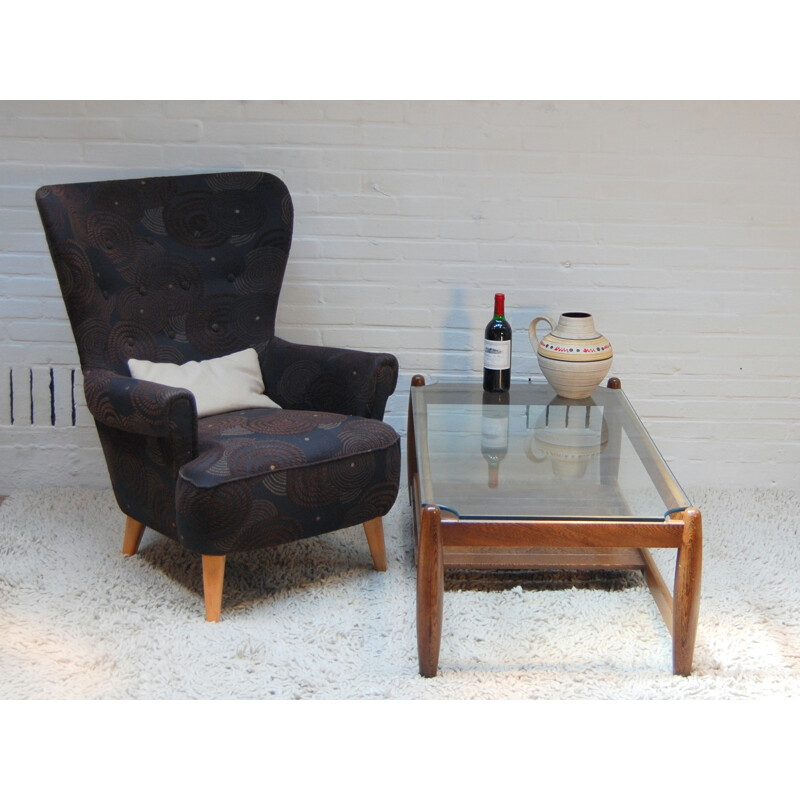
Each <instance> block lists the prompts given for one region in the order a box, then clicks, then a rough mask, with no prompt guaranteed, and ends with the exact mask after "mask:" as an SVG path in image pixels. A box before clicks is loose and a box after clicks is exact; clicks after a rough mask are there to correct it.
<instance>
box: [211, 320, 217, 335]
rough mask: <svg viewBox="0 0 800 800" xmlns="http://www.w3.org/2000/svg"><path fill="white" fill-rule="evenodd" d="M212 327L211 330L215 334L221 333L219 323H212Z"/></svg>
mask: <svg viewBox="0 0 800 800" xmlns="http://www.w3.org/2000/svg"><path fill="white" fill-rule="evenodd" d="M210 327H211V330H212V331H214V333H218V332H219V323H218V322H212V323H211V326H210Z"/></svg>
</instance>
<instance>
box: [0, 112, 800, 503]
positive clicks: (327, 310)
mask: <svg viewBox="0 0 800 800" xmlns="http://www.w3.org/2000/svg"><path fill="white" fill-rule="evenodd" d="M228 169H234V170H235V169H257V170H266V171H268V172H273V173H275V174H277V175H279V176H280V177H282V178H283V179H284V180H285V181H286V183H287V184H288V186H289V187H290V190H291V191H292V195H293V198H294V201H295V209H296V222H295V239H294V244H293V249H292V255H291V257H290V261H289V269H288V271H287V276H286V282H285V286H284V291H283V295H282V300H281V306H280V311H279V316H278V332H279V333H280V334H281V335H283V336H285V337H286V338H289V339H294V340H296V341H301V342H309V343H322V344H329V345H338V346H352V347H364V348H368V349H373V350H383V349H385V350H389V351H391V352H393V353H395V354H396V355H397V357H398V358H399V360H400V365H401V378H400V385H399V387H398V391H397V392H396V394H395V395H394V397H393V398H392V399H391V400H390V403H389V407H388V410H387V415H386V419H387V421H388V422H390V423H391V424H393V425H394V426H395V427H396V428H398V430H400V431H401V432H403V433H404V432H405V413H406V404H407V398H408V384H409V380H410V378H411V376H412V375H413V374H414V373H416V372H422V373H425V374H428V375H431V376H438V377H444V376H449V377H460V378H467V377H468V378H471V379H474V380H478V379H479V378H480V370H481V348H482V342H481V340H482V330H483V327H484V325H485V323H486V322H487V320H488V318H489V316H490V313H491V306H492V297H493V294H494V292H495V291H504V292H505V293H506V296H507V312H508V316H509V319H510V321H511V323H512V326H513V329H514V357H513V372H514V377H515V378H517V379H525V378H527V377H528V376H538V375H539V371H538V367H537V365H536V360H535V357H534V354H533V350H532V348H531V345H530V344H529V342H528V338H527V325H528V322H529V321H530V320H531V319H532V318H533V317H534V316H537V315H539V314H547V315H551V316H557V315H558V314H559V313H560V312H562V311H568V310H584V311H590V312H592V313H593V314H594V316H595V318H596V322H597V327H598V329H599V330H600V331H602V332H603V333H604V334H606V335H607V336H608V338H609V339H610V340H611V342H612V344H613V346H614V349H615V353H616V355H615V362H614V367H613V374H616V375H618V376H620V377H621V378H622V380H623V386H624V388H625V389H626V391H627V393H628V395H629V396H630V397H631V399H632V400H633V402H634V404H635V405H636V406H637V408H638V409H639V411H640V413H641V415H642V417H643V418H644V419H645V421H646V423H647V425H648V428H649V429H650V431H651V433H652V435H653V437H654V439H655V441H656V443H657V444H658V446H659V448H660V449H661V451H662V453H663V454H664V455H665V457H666V458H667V460H668V462H669V463H670V465H671V466H672V468H673V470H674V471H675V473H676V474H677V475H678V477H679V479H680V480H681V481H682V482H683V483H684V484H685V485H687V486H693V485H729V484H733V485H739V486H761V487H767V486H773V485H776V486H782V487H792V488H794V487H796V486H797V485H798V477H800V474H799V473H800V469H799V468H798V461H799V460H800V458H799V457H800V402H798V396H799V395H800V366H798V364H800V359H798V357H797V350H798V348H799V347H800V322H798V311H799V310H800V103H796V102H717V103H707V102H563V103H562V102H543V103H539V102H494V101H493V102H432V101H424V102H400V101H369V102H349V101H348V102H334V101H325V102H311V101H302V102H235V101H222V102H203V101H187V102H161V101H152V102H151V101H148V102H121V101H111V102H104V101H75V102H46V101H31V102H27V101H14V102H2V103H0V367H1V368H2V369H0V494H2V493H7V492H9V491H11V490H13V489H15V488H17V487H28V486H44V485H76V484H90V485H95V486H103V485H107V477H106V473H105V466H104V464H103V460H102V455H101V452H100V449H99V445H98V442H97V438H96V434H95V432H94V428H93V427H92V424H91V420H90V419H89V416H88V414H87V413H86V409H85V407H84V406H83V397H82V393H81V392H80V391H79V394H78V398H79V401H80V405H79V408H78V418H77V425H76V426H75V427H72V426H71V424H69V425H66V426H65V424H64V421H63V417H60V418H59V422H58V424H57V426H56V427H52V426H51V425H50V424H49V419H46V420H45V422H46V424H43V423H42V422H41V421H40V420H39V419H38V416H44V417H48V412H49V410H48V409H47V408H42V409H40V411H41V414H39V412H38V411H37V409H35V412H37V419H36V420H35V421H34V424H33V425H31V424H30V420H29V419H28V421H27V422H25V420H24V419H21V417H24V414H22V415H20V414H18V415H17V419H16V421H15V424H14V425H13V426H12V425H10V424H9V418H8V414H9V410H10V409H9V406H10V402H11V401H10V396H9V388H8V374H9V372H10V371H11V370H14V371H15V372H17V371H19V370H25V369H28V368H32V369H34V371H35V373H36V374H38V372H36V371H37V370H40V369H42V368H44V369H47V368H49V367H53V368H54V369H58V370H62V372H61V373H59V374H69V370H70V368H73V367H75V366H77V363H78V361H77V352H76V350H75V346H74V343H73V340H72V335H71V332H70V330H69V327H68V324H67V321H66V314H65V312H64V307H63V303H62V302H61V299H60V294H59V291H58V286H57V283H56V280H55V275H54V272H53V268H52V264H51V263H50V259H49V256H48V254H47V250H46V245H45V240H44V236H43V234H42V231H41V227H40V223H39V219H38V214H37V212H36V208H35V204H34V191H35V190H36V188H37V187H38V186H40V185H42V184H45V183H56V182H69V181H79V180H93V179H104V178H114V177H132V176H139V175H155V174H171V173H176V172H186V171H205V170H228ZM64 370H66V373H64V372H63V371H64ZM19 374H24V373H19ZM79 388H80V387H79ZM15 391H17V392H20V391H21V390H20V387H19V386H17V387H16V390H15ZM59 391H62V390H61V389H59ZM23 395H24V392H23ZM62 400H63V399H62ZM62 400H59V402H62ZM22 403H23V400H22V399H18V400H17V406H18V408H19V407H20V404H22ZM37 403H39V404H41V400H40V399H39V400H37ZM28 405H29V403H28ZM62 410H63V409H62ZM28 416H29V409H28Z"/></svg>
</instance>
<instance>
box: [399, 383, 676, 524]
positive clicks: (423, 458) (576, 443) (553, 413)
mask: <svg viewBox="0 0 800 800" xmlns="http://www.w3.org/2000/svg"><path fill="white" fill-rule="evenodd" d="M411 406H412V413H413V425H414V445H415V448H416V455H417V469H418V474H419V486H420V502H421V503H422V504H423V505H428V504H435V505H438V506H439V507H441V508H443V509H446V510H449V511H452V512H453V513H455V514H457V515H458V516H459V517H461V518H463V519H514V518H518V519H565V518H569V519H592V520H603V519H612V520H613V519H618V520H643V521H650V520H663V519H664V518H665V517H666V516H667V515H668V514H670V513H671V512H673V511H680V510H683V509H685V508H687V507H689V506H690V505H691V502H690V500H689V499H688V497H687V496H686V494H685V493H684V491H683V489H681V487H680V486H679V484H678V482H677V481H676V480H675V477H674V476H673V474H672V472H671V471H670V469H669V467H668V466H667V464H666V462H665V461H664V459H663V458H662V456H661V454H660V453H659V452H658V449H657V448H656V446H655V444H654V443H653V441H652V439H651V438H650V436H649V434H648V433H647V431H646V430H645V427H644V425H643V424H642V422H641V420H640V419H639V417H638V415H637V414H636V412H635V411H634V410H633V408H632V406H631V404H630V402H629V401H628V399H627V397H626V396H625V394H624V393H623V391H622V390H621V389H607V388H598V389H596V390H595V391H594V393H593V394H592V396H591V397H590V398H588V399H587V400H566V399H564V398H561V397H558V396H557V395H556V394H555V392H554V391H553V390H552V389H551V388H550V386H549V384H547V383H543V382H536V383H534V382H529V383H519V384H512V385H511V389H510V390H509V391H508V392H507V393H503V394H494V393H490V392H484V391H483V387H482V386H481V385H480V384H477V385H476V384H472V383H450V382H446V383H444V382H443V383H434V384H431V385H427V386H412V387H411Z"/></svg>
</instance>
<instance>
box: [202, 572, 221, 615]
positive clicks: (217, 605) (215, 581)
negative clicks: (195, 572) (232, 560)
mask: <svg viewBox="0 0 800 800" xmlns="http://www.w3.org/2000/svg"><path fill="white" fill-rule="evenodd" d="M224 581H225V556H203V594H204V596H205V601H206V619H207V620H208V621H209V622H219V617H220V614H221V613H222V584H223V583H224Z"/></svg>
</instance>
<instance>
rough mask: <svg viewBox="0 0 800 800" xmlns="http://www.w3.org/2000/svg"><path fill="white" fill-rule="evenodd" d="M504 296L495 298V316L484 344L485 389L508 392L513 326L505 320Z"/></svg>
mask: <svg viewBox="0 0 800 800" xmlns="http://www.w3.org/2000/svg"><path fill="white" fill-rule="evenodd" d="M505 302H506V296H505V295H504V294H496V295H495V296H494V316H493V317H492V321H491V322H490V323H489V324H488V325H487V326H486V334H485V336H484V342H483V389H484V391H486V392H507V391H508V389H509V387H510V386H511V326H510V325H509V324H508V322H507V320H506V318H505Z"/></svg>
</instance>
